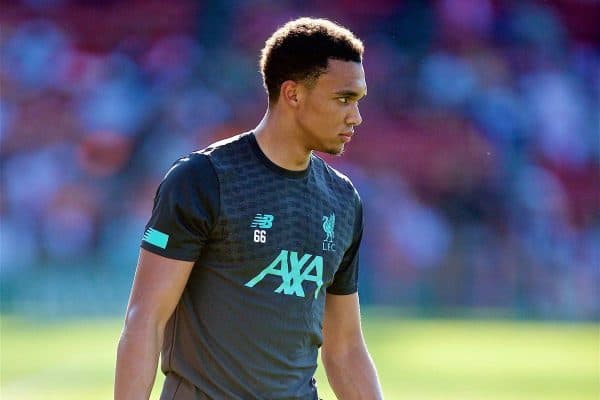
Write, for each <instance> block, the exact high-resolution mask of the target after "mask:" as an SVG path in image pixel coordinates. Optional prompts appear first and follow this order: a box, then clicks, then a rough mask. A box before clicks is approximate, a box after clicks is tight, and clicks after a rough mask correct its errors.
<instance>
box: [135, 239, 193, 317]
mask: <svg viewBox="0 0 600 400" xmlns="http://www.w3.org/2000/svg"><path fill="white" fill-rule="evenodd" d="M193 266H194V263H193V262H191V261H181V260H174V259H170V258H165V257H163V256H160V255H158V254H154V253H152V252H149V251H147V250H144V249H141V250H140V257H139V261H138V265H137V268H136V272H135V278H134V280H133V287H132V289H131V295H130V298H129V305H128V306H127V317H126V327H127V323H128V322H129V323H133V322H135V323H141V324H143V325H145V324H147V323H149V324H152V325H156V326H164V325H165V324H166V322H167V320H168V319H169V317H170V316H171V314H172V313H173V310H174V309H175V307H176V306H177V303H178V302H179V299H180V297H181V294H182V292H183V289H184V288H185V285H186V283H187V280H188V278H189V276H190V273H191V271H192V268H193Z"/></svg>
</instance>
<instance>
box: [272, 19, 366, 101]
mask: <svg viewBox="0 0 600 400" xmlns="http://www.w3.org/2000/svg"><path fill="white" fill-rule="evenodd" d="M363 51H364V47H363V43H362V42H361V41H360V39H358V38H357V37H356V36H354V34H353V33H352V32H350V31H349V30H348V29H346V28H344V27H343V26H340V25H338V24H336V23H334V22H332V21H329V20H327V19H322V18H318V19H317V18H307V17H304V18H298V19H296V20H293V21H290V22H288V23H287V24H285V25H284V26H282V27H281V28H279V29H277V30H276V31H275V32H274V33H273V34H272V35H271V37H270V38H269V39H267V41H266V42H265V47H264V48H263V49H262V52H261V57H260V70H261V74H262V77H263V84H264V87H265V89H266V90H267V94H268V96H269V103H271V104H273V103H275V102H276V101H277V100H278V99H279V91H280V88H281V84H282V83H283V82H285V81H286V80H293V81H296V82H303V83H304V84H306V85H308V86H309V87H310V86H311V85H313V84H314V83H315V82H316V79H317V78H318V77H319V76H320V75H321V74H323V73H324V72H326V71H327V63H328V61H329V59H334V60H340V61H354V62H362V55H363Z"/></svg>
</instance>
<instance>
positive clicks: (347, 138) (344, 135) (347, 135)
mask: <svg viewBox="0 0 600 400" xmlns="http://www.w3.org/2000/svg"><path fill="white" fill-rule="evenodd" d="M353 135H354V132H352V131H350V132H343V133H340V135H339V136H340V138H341V139H342V141H343V142H344V143H348V142H349V141H350V140H352V136H353Z"/></svg>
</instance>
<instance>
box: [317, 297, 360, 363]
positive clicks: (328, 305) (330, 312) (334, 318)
mask: <svg viewBox="0 0 600 400" xmlns="http://www.w3.org/2000/svg"><path fill="white" fill-rule="evenodd" d="M363 343H364V341H363V336H362V329H361V324H360V306H359V301H358V293H353V294H348V295H335V294H331V293H327V297H326V300H325V313H324V317H323V351H324V353H327V354H329V355H333V354H341V353H344V352H348V351H350V350H351V349H353V348H354V347H356V346H358V345H363Z"/></svg>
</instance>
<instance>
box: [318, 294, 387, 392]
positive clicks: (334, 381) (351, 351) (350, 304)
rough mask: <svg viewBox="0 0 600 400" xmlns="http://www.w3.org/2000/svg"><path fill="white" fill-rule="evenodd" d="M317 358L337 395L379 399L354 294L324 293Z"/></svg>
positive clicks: (377, 383)
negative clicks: (319, 350) (321, 332)
mask: <svg viewBox="0 0 600 400" xmlns="http://www.w3.org/2000/svg"><path fill="white" fill-rule="evenodd" d="M321 358H322V360H323V365H324V366H325V371H326V373H327V379H328V380H329V384H330V385H331V387H332V389H333V391H334V392H335V394H336V396H337V397H338V399H340V400H363V399H364V400H381V399H383V394H382V392H381V387H380V384H379V380H378V378H377V372H376V370H375V366H374V364H373V361H372V360H371V356H370V355H369V352H368V351H367V347H366V345H365V341H364V338H363V335H362V329H361V325H360V310H359V302H358V294H356V293H354V294H350V295H344V296H338V295H333V294H329V293H328V294H327V299H326V302H325V316H324V320H323V347H322V349H321Z"/></svg>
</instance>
